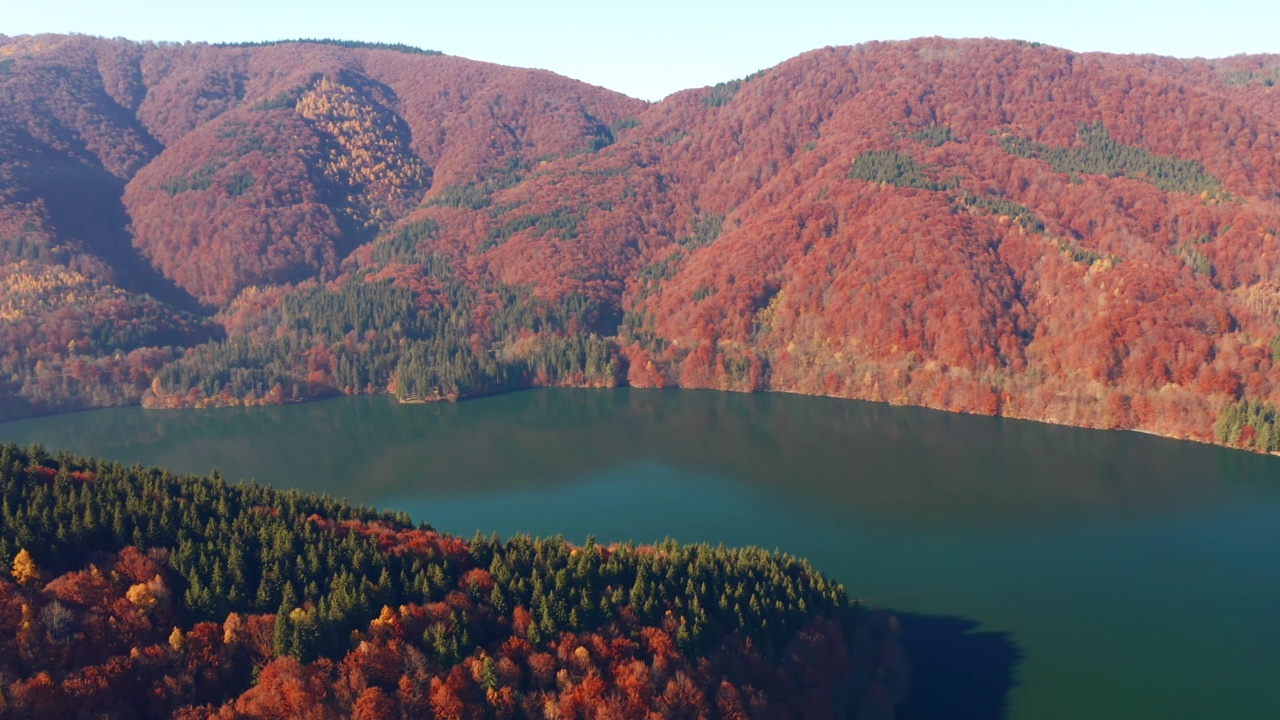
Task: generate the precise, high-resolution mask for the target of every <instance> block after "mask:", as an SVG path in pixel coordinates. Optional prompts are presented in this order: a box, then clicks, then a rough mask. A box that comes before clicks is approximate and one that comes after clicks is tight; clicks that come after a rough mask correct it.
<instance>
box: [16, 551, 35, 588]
mask: <svg viewBox="0 0 1280 720" xmlns="http://www.w3.org/2000/svg"><path fill="white" fill-rule="evenodd" d="M38 577H40V570H39V568H37V567H36V561H35V559H34V558H32V557H31V553H29V552H27V551H26V549H25V548H24V549H22V550H19V551H18V555H17V557H15V558H14V559H13V579H14V580H17V581H18V584H19V585H30V584H31V583H33V582H35V580H36V578H38Z"/></svg>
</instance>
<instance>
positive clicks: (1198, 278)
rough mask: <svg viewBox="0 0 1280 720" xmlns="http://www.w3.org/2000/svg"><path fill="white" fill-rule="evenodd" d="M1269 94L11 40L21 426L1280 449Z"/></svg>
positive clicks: (1054, 71) (849, 54)
mask: <svg viewBox="0 0 1280 720" xmlns="http://www.w3.org/2000/svg"><path fill="white" fill-rule="evenodd" d="M1277 77H1280V59H1277V58H1276V57H1272V56H1249V57H1246V56H1238V57H1234V58H1230V59H1227V60H1219V61H1205V60H1189V61H1183V60H1174V59H1170V58H1162V57H1154V56H1119V55H1103V54H1077V53H1072V52H1069V51H1066V50H1061V49H1056V48H1052V47H1047V46H1041V45H1039V44H1037V43H1024V42H1004V41H993V40H987V41H954V40H941V39H924V40H916V41H910V42H894V43H870V44H865V45H860V46H857V47H844V48H826V49H822V50H816V51H814V52H811V53H807V54H805V55H802V56H799V57H797V58H795V59H792V60H789V61H787V62H784V63H782V64H781V65H778V66H777V67H774V68H770V69H767V70H763V71H761V72H759V73H756V74H753V75H751V76H748V77H746V78H743V79H740V80H735V81H730V82H725V83H722V84H720V85H717V86H715V87H711V88H702V89H694V90H688V91H685V92H681V93H677V94H675V95H672V96H671V97H668V98H667V99H665V100H663V101H662V102H660V103H645V102H642V101H638V100H634V99H631V98H628V97H625V96H623V95H620V94H617V93H613V92H610V91H608V90H604V89H601V88H597V87H594V86H589V85H585V84H582V83H579V82H576V81H573V80H570V79H567V78H563V77H560V76H556V75H553V74H550V73H547V72H543V71H533V70H521V69H516V68H509V67H502V66H495V65H488V64H485V63H481V62H475V61H471V60H466V59H462V58H457V57H449V56H444V55H440V54H438V53H432V52H430V51H422V50H418V49H416V48H407V47H402V46H378V45H371V44H361V43H340V42H333V41H311V42H282V43H264V44H257V45H247V46H210V45H204V44H182V45H179V44H138V43H131V42H126V41H123V40H103V39H96V38H91V37H85V36H35V37H29V36H24V37H18V38H5V37H0V104H2V106H3V108H4V111H3V113H0V414H2V416H3V417H4V418H15V417H22V416H30V415H37V414H45V413H51V412H59V411H65V410H72V409H79V408H87V407H100V406H109V405H120V404H131V403H142V404H143V405H144V406H146V407H153V408H166V407H205V406H218V405H245V404H264V403H282V402H293V401H299V400H305V399H308V398H317V397H323V396H327V395H333V394H341V393H369V392H376V393H382V392H390V393H395V394H396V395H397V396H399V397H400V398H401V399H402V400H405V401H430V400H440V399H456V398H462V397H466V396H472V395H479V394H485V393H493V392H499V391H503V390H507V389H514V388H522V387H531V386H556V385H560V386H586V387H607V386H616V385H622V384H630V385H633V386H637V387H675V386H678V387H696V388H715V389H722V390H732V391H760V390H775V391H787V392H798V393H807V394H821V395H830V396H835V397H848V398H862V399H870V400H877V401H885V402H891V403H897V404H910V405H921V406H927V407H932V408H939V409H944V410H952V411H961V412H971V413H983V414H996V415H1004V416H1008V417H1018V418H1031V419H1038V420H1045V421H1050V422H1057V423H1066V424H1071V425H1078V426H1084V427H1098V428H1133V429H1140V430H1145V431H1149V432H1154V433H1158V434H1163V435H1169V436H1173V437H1181V438H1193V439H1197V440H1205V441H1217V442H1221V443H1225V444H1230V445H1233V446H1238V447H1244V448H1249V449H1255V450H1263V451H1268V450H1277V449H1280V428H1278V427H1277V423H1276V406H1277V403H1280V244H1278V243H1280V240H1277V237H1278V236H1280V160H1278V159H1277V158H1280V152H1277V143H1278V142H1280V124H1278V123H1280V121H1277V120H1276V118H1277V117H1278V116H1280V114H1278V113H1277V110H1278V109H1280V95H1277V93H1276V90H1275V87H1274V86H1275V83H1276V79H1277Z"/></svg>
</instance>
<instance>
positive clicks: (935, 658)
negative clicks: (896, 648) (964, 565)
mask: <svg viewBox="0 0 1280 720" xmlns="http://www.w3.org/2000/svg"><path fill="white" fill-rule="evenodd" d="M895 614H896V615H897V618H898V622H899V623H900V624H901V626H902V645H903V649H905V650H906V653H907V657H908V659H910V661H911V689H910V691H909V692H908V694H907V704H906V705H904V706H903V707H902V709H901V711H900V712H899V713H898V717H899V718H900V719H901V720H949V719H950V718H962V719H963V720H1003V718H1005V717H1006V716H1007V714H1008V707H1009V692H1010V691H1011V690H1013V688H1014V686H1015V685H1017V680H1016V679H1015V675H1016V670H1017V667H1018V664H1019V663H1020V662H1022V658H1023V652H1022V649H1021V648H1020V647H1019V646H1018V644H1017V643H1016V642H1015V641H1014V639H1013V634H1012V633H1007V632H995V631H990V630H978V629H977V628H978V626H979V623H978V622H977V621H976V620H970V619H967V618H961V617H952V616H942V615H919V614H915V613H895Z"/></svg>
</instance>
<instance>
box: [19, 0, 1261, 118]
mask: <svg viewBox="0 0 1280 720" xmlns="http://www.w3.org/2000/svg"><path fill="white" fill-rule="evenodd" d="M6 6H7V7H6V8H5V10H4V17H3V18H2V19H0V33H5V34H8V35H20V34H35V33H42V32H78V33H86V34H90V35H100V36H105V37H116V36H120V37H128V38H130V39H135V40H170V41H186V40H191V41H202V40H203V41H209V42H225V41H244V40H276V39H282V38H295V37H331V38H343V39H351V40H367V41H377V42H401V43H406V44H410V45H417V46H419V47H425V48H432V49H437V50H441V51H443V52H446V53H449V54H451V55H461V56H464V57H469V58H473V59H477V60H486V61H490V62H497V63H503V64H507V65H517V66H521V67H540V68H546V69H548V70H553V71H555V72H558V73H561V74H564V75H568V76H570V77H573V78H576V79H580V80H584V81H586V82H589V83H593V84H596V85H602V86H605V87H608V88H610V89H613V90H617V91H620V92H624V93H627V94H628V95H631V96H633V97H639V98H643V99H646V100H659V99H661V98H662V97H664V96H666V95H667V94H669V93H672V92H675V91H677V90H681V89H684V88H689V87H700V86H703V85H709V84H714V83H716V82H720V81H723V80H729V79H733V78H737V77H741V76H743V75H746V74H749V73H751V72H754V71H756V70H759V69H762V68H767V67H771V66H773V65H775V64H777V63H779V62H781V61H782V60H785V59H786V58H789V57H792V56H794V55H797V54H799V53H801V52H804V51H806V50H812V49H814V48H818V47H823V46H826V45H851V44H856V43H860V42H866V41H869V40H897V39H906V38H912V37H920V36H932V35H939V36H943V37H996V38H1009V39H1023V40H1036V41H1040V42H1045V43H1048V44H1051V45H1057V46H1060V47H1066V48H1069V49H1072V50H1077V51H1095V50H1096V51H1106V52H1120V53H1130V52H1133V53H1157V54H1161V55H1174V56H1178V57H1196V56H1200V57H1223V56H1227V55H1234V54H1237V53H1261V52H1280V39H1278V36H1277V35H1276V33H1275V30H1276V28H1277V27H1280V5H1277V4H1275V3H1272V2H1268V1H1267V0H1218V1H1215V2H1204V1H1203V0H1168V1H1166V2H1159V3H1157V2H1152V1H1150V0H1148V1H1147V2H1125V1H1123V0H1079V1H1078V2H1074V3H1045V2H1037V3H1025V2H1017V1H1015V0H970V1H969V2H954V1H950V0H914V1H912V2H908V3H891V2H884V1H883V0H877V1H876V2H866V1H865V0H842V1H836V0H790V1H789V2H786V3H782V2H774V3H768V4H753V3H744V2H741V1H738V2H721V1H716V2H694V1H691V0H651V1H650V2H645V3H598V2H589V1H588V0H568V1H560V2H549V3H546V2H543V3H530V2H526V1H524V0H489V1H488V2H478V3H463V2H456V1H450V2H440V1H439V0H417V1H413V2H405V1H403V0H365V1H363V2H360V3H354V2H351V1H350V0H345V1H341V2H340V1H338V0H227V1H224V2H210V1H209V0H204V1H203V2H185V1H184V2H181V3H175V2H172V1H171V0H119V1H118V2H112V3H102V2H100V0H43V1H42V2H25V3H23V2H13V3H6Z"/></svg>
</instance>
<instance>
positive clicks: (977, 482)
mask: <svg viewBox="0 0 1280 720" xmlns="http://www.w3.org/2000/svg"><path fill="white" fill-rule="evenodd" d="M0 440H13V441H18V442H22V443H31V442H40V443H42V444H44V445H46V446H47V447H50V448H54V449H68V450H72V451H75V452H78V453H82V454H92V455H97V456H103V457H108V458H113V459H117V460H121V461H123V462H127V463H134V462H137V463H145V464H156V465H163V466H166V467H170V468H173V469H175V470H180V471H186V472H199V473H206V472H209V471H210V470H211V469H214V468H216V469H217V470H218V471H219V472H221V473H222V475H223V476H224V477H226V478H228V479H231V480H238V479H245V478H253V479H257V480H258V481H260V482H263V483H267V484H271V485H274V486H278V487H282V488H288V487H296V488H299V489H302V490H305V491H311V492H324V493H329V494H331V495H335V496H338V497H344V498H347V499H348V500H351V501H352V502H355V503H362V504H367V505H374V506H377V507H380V508H386V509H396V510H403V511H406V512H408V513H410V514H411V515H412V516H413V518H414V519H415V520H419V521H425V522H429V523H431V524H432V525H434V526H436V527H438V528H440V529H442V530H444V531H448V532H453V533H458V534H462V535H468V536H469V535H471V534H473V533H474V532H476V531H481V532H484V533H486V534H488V533H490V532H497V533H499V534H500V535H503V536H508V535H511V534H513V533H517V532H525V533H531V534H536V535H563V536H564V537H566V538H568V539H570V540H575V541H581V540H584V539H585V538H586V537H587V536H588V535H595V536H596V537H597V538H598V539H599V540H601V541H603V542H610V541H623V540H636V541H639V542H648V541H655V540H661V539H662V538H664V537H674V538H677V539H679V540H681V541H683V542H695V541H700V542H710V543H713V544H714V543H724V544H726V545H746V544H751V545H759V546H763V547H767V548H780V549H782V550H784V551H787V552H790V553H794V554H797V555H801V556H804V557H807V558H809V559H810V560H811V561H812V562H813V563H814V565H815V566H816V567H818V568H819V569H820V570H822V571H824V572H826V573H827V574H829V575H831V576H832V577H834V578H836V579H837V580H839V581H840V582H842V583H844V584H845V586H846V587H847V588H848V590H849V593H850V595H851V596H853V597H857V598H861V599H863V602H865V603H866V604H867V605H869V606H872V607H883V608H891V609H893V610H894V611H895V613H897V614H898V617H899V619H900V621H901V624H902V629H903V641H904V643H905V645H906V647H907V650H908V652H909V654H910V655H911V656H912V659H913V663H914V665H915V680H914V690H913V693H912V700H911V702H910V703H909V705H908V706H907V707H906V708H905V710H904V713H903V715H904V716H905V717H907V718H921V719H922V718H953V717H954V718H976V719H978V720H982V719H984V718H1083V717H1089V718H1147V717H1150V718H1180V717H1263V718H1265V717H1280V683H1276V682H1275V678H1277V677H1280V642H1277V641H1278V640H1280V615H1277V612H1276V609H1277V605H1278V601H1280V562H1277V558H1280V458H1274V457H1262V456H1257V455H1250V454H1247V453H1242V452H1238V451H1232V450H1225V449H1222V448H1217V447H1211V446H1205V445H1198V444H1194V443H1185V442H1178V441H1172V440H1167V439H1163V438H1157V437H1151V436H1147V435H1140V434H1136V433H1106V432H1097V431H1088V430H1078V429H1073V428H1063V427H1057V426H1050V425H1042V424H1038V423H1028V422H1019V421H1012V420H1002V419H997V418H985V417H973V416H962V415H952V414H947V413H938V412H933V411H929V410H921V409H915V408H895V407H890V406H886V405H880V404H872V403H861V402H854V401H843V400H832V399H826V398H811V397H800V396H791V395H780V394H769V395H738V394H723V393H714V392H700V391H645V390H630V389H622V390H608V391H591V390H536V391H528V392H522V393H515V394H510V395H503V396H499V397H493V398H486V399H481V400H472V401H467V402H463V403H458V404H433V405H399V404H397V403H396V402H395V401H394V400H393V399H391V398H388V397H356V398H341V399H336V400H330V401H325V402H319V403H311V404H305V405H295V406H287V407H273V408H254V409H224V410H200V411H143V410H141V409H139V408H121V409H113V410H101V411H92V412H84V413H76V414H72V415H62V416H56V417H50V418H42V419H38V420H33V421H24V422H18V423H8V424H3V425H0Z"/></svg>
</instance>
